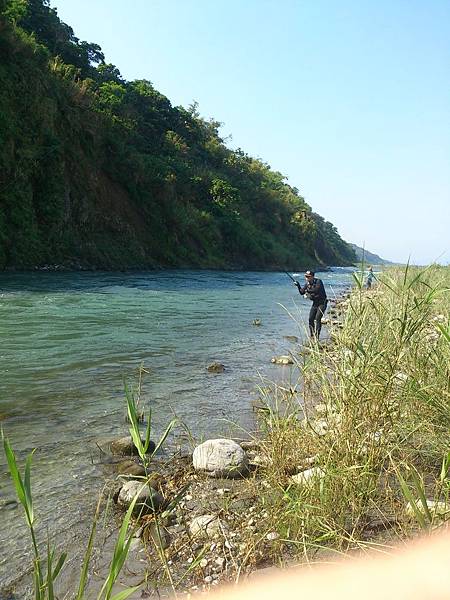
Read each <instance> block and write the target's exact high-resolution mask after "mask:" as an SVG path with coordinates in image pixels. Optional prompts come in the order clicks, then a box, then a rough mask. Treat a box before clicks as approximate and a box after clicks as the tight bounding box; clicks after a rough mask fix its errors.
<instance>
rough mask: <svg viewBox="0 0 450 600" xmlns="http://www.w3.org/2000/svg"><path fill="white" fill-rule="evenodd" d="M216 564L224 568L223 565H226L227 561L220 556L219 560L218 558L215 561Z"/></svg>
mask: <svg viewBox="0 0 450 600" xmlns="http://www.w3.org/2000/svg"><path fill="white" fill-rule="evenodd" d="M214 562H215V563H216V565H217V566H218V567H220V568H222V567H223V565H224V564H225V559H224V557H223V556H219V557H218V558H216V560H215V561H214Z"/></svg>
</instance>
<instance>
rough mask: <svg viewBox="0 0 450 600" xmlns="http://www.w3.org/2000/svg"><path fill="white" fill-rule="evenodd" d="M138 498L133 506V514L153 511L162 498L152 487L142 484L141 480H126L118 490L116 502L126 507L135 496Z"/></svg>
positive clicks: (156, 508) (158, 505)
mask: <svg viewBox="0 0 450 600" xmlns="http://www.w3.org/2000/svg"><path fill="white" fill-rule="evenodd" d="M137 494H139V495H138V500H137V502H136V504H135V506H134V510H133V512H134V514H139V513H140V512H141V511H142V513H148V512H155V511H156V510H158V508H159V507H160V506H161V504H162V503H163V501H164V498H163V497H162V496H161V494H160V493H159V492H157V491H156V490H155V489H153V488H152V487H149V486H148V485H144V484H143V483H142V482H141V481H127V482H126V483H124V484H123V486H122V489H121V490H120V492H119V497H118V499H117V504H118V505H119V506H121V507H122V508H125V509H127V508H128V507H129V506H130V504H131V503H132V501H133V499H134V498H135V496H136V495H137Z"/></svg>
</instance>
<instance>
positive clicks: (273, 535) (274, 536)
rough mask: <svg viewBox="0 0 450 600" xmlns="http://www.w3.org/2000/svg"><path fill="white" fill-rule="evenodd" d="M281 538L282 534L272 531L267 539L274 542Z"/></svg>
mask: <svg viewBox="0 0 450 600" xmlns="http://www.w3.org/2000/svg"><path fill="white" fill-rule="evenodd" d="M279 537H280V534H279V533H277V532H276V531H271V532H270V533H268V534H267V535H266V539H267V540H269V541H270V542H272V541H273V540H277V539H278V538H279Z"/></svg>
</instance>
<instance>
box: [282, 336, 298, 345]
mask: <svg viewBox="0 0 450 600" xmlns="http://www.w3.org/2000/svg"><path fill="white" fill-rule="evenodd" d="M284 339H285V340H287V341H288V342H291V343H292V344H297V342H298V337H297V336H296V335H285V336H284Z"/></svg>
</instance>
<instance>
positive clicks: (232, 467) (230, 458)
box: [192, 438, 248, 477]
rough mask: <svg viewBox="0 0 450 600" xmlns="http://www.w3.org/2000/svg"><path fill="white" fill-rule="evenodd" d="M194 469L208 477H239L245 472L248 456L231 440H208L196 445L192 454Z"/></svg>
mask: <svg viewBox="0 0 450 600" xmlns="http://www.w3.org/2000/svg"><path fill="white" fill-rule="evenodd" d="M192 462H193V465H194V469H195V470H197V471H204V472H206V473H207V474H208V475H209V476H210V477H239V476H241V475H243V474H244V473H246V472H247V469H248V457H247V454H246V452H245V451H244V450H243V449H242V448H241V446H240V445H239V444H237V443H236V442H234V441H233V440H228V439H221V438H220V439H216V440H208V441H206V442H203V444H200V445H199V446H197V447H196V448H195V450H194V453H193V455H192Z"/></svg>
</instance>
